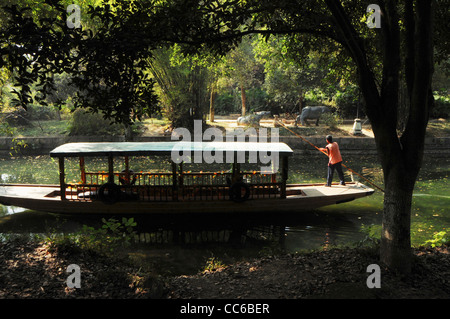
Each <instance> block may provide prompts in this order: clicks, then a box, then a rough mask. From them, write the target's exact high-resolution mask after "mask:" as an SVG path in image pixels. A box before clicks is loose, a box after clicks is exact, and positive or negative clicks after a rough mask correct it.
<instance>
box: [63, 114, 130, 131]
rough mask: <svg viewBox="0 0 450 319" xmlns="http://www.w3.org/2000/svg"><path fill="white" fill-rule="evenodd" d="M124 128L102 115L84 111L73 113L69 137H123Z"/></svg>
mask: <svg viewBox="0 0 450 319" xmlns="http://www.w3.org/2000/svg"><path fill="white" fill-rule="evenodd" d="M123 133H124V132H123V126H122V125H120V124H115V123H112V122H111V121H110V120H107V119H105V118H104V117H103V115H101V114H100V113H88V112H87V111H86V110H84V109H77V110H75V111H74V112H73V114H72V118H71V120H70V122H69V135H71V136H76V135H97V136H105V135H112V136H114V135H123Z"/></svg>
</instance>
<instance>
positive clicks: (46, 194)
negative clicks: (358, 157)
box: [0, 183, 374, 215]
mask: <svg viewBox="0 0 450 319" xmlns="http://www.w3.org/2000/svg"><path fill="white" fill-rule="evenodd" d="M58 191H59V186H56V185H1V186H0V203H1V204H3V205H11V206H18V207H23V208H26V209H30V210H37V211H44V212H51V213H60V214H63V213H67V214H131V215H133V214H180V213H187V214H195V213H208V214H209V213H221V214H227V213H265V212H267V213H274V212H284V213H286V212H291V213H296V212H299V211H302V210H310V209H314V208H318V207H322V206H328V205H334V204H339V203H343V202H348V201H352V200H354V199H358V198H361V197H365V196H369V195H371V194H373V192H374V190H373V189H371V188H368V187H366V186H365V185H363V184H360V183H349V184H347V185H346V186H340V185H333V186H332V187H325V186H323V184H308V185H301V184H296V185H287V194H288V195H287V196H286V198H284V199H281V198H267V199H249V200H247V201H245V202H242V203H236V202H233V201H231V200H210V201H206V200H204V201H202V200H187V201H161V202H158V201H153V202H143V201H124V202H117V203H115V204H106V203H103V202H102V201H100V200H94V201H73V200H61V199H60V196H57V195H55V194H57V193H58ZM289 194H291V195H289Z"/></svg>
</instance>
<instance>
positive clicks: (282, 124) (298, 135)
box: [277, 121, 384, 193]
mask: <svg viewBox="0 0 450 319" xmlns="http://www.w3.org/2000/svg"><path fill="white" fill-rule="evenodd" d="M277 123H278V124H280V125H281V126H283V127H284V128H285V129H287V130H288V131H289V132H291V133H292V134H294V135H296V136H297V137H299V138H301V139H302V140H303V141H305V142H306V143H308V144H309V145H311V146H312V147H314V148H315V149H317V150H318V151H319V152H321V153H323V154H325V155H326V156H328V154H327V152H324V151H322V150H321V149H320V148H319V147H317V146H316V145H314V144H313V143H311V142H310V141H308V140H307V139H305V138H304V137H303V136H301V135H300V134H297V133H296V132H294V131H293V130H291V129H289V128H288V127H287V126H286V125H284V123H282V122H280V121H277ZM342 166H344V167H345V168H346V169H348V170H349V171H350V172H352V173H354V174H356V175H358V176H359V177H361V178H362V179H364V180H365V181H367V182H368V183H370V184H371V185H373V186H375V187H376V188H378V189H379V190H380V191H382V192H383V193H384V189H382V188H381V187H379V186H378V185H376V184H375V183H373V182H372V181H370V180H369V179H367V178H365V177H364V176H362V175H361V174H359V173H357V172H355V171H354V170H352V169H351V168H350V167H348V166H347V165H345V164H344V163H342Z"/></svg>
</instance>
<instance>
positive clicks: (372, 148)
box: [0, 117, 450, 157]
mask: <svg viewBox="0 0 450 319" xmlns="http://www.w3.org/2000/svg"><path fill="white" fill-rule="evenodd" d="M207 124H208V125H209V126H210V127H216V128H218V129H220V130H222V131H223V132H225V131H226V130H229V129H231V130H234V129H237V128H241V129H243V130H245V129H247V128H246V127H243V126H238V125H237V124H236V121H235V120H231V119H229V117H222V118H218V119H217V120H216V121H215V122H209V121H208V122H207ZM40 125H42V126H43V127H45V123H41V124H40ZM284 125H286V126H287V127H288V128H289V129H290V130H291V131H293V132H295V133H296V134H299V135H300V136H303V137H305V138H306V139H307V140H308V141H309V142H311V143H312V144H314V145H317V146H323V144H324V143H325V141H324V138H325V136H326V135H328V134H332V135H333V137H334V140H335V141H336V142H338V143H339V145H340V146H341V150H342V152H343V153H344V155H347V154H348V155H357V154H363V155H368V154H376V153H377V151H376V145H375V140H374V138H373V132H372V130H371V127H370V124H364V125H363V126H362V134H359V135H353V133H352V132H353V125H352V124H351V123H343V124H341V125H339V126H338V127H337V128H334V129H330V128H329V127H327V126H325V125H323V124H321V125H319V126H314V125H311V126H300V127H294V125H293V124H292V123H290V122H289V123H287V122H286V123H284ZM142 126H143V127H144V129H143V131H142V133H141V135H139V136H134V137H133V138H132V139H131V141H134V142H161V141H170V140H171V135H170V134H167V133H165V132H164V129H165V126H164V125H161V123H159V122H158V123H155V124H151V123H146V124H145V125H142ZM261 127H265V128H271V127H273V120H266V121H262V122H261ZM205 128H206V127H205ZM291 131H288V130H286V129H284V128H282V127H280V131H279V135H280V136H279V140H280V142H283V143H286V144H288V145H289V146H290V147H291V148H292V149H293V150H294V151H295V152H296V153H300V154H310V153H311V154H315V153H316V152H317V151H316V150H315V149H314V148H313V147H312V146H311V145H310V144H308V143H306V142H304V141H303V140H302V139H300V138H299V137H297V136H295V135H294V134H293V133H292V132H291ZM52 132H53V131H52ZM449 134H450V126H449V123H448V122H447V120H445V119H438V120H430V122H429V124H428V127H427V135H426V137H425V150H424V151H425V154H431V155H434V154H436V155H439V154H444V155H448V154H450V136H449ZM246 138H247V139H248V136H247V137H246ZM124 141H126V139H125V136H68V135H66V134H53V135H42V136H37V135H33V136H22V135H19V136H17V137H15V138H14V139H13V138H12V137H0V157H8V156H10V154H14V155H42V154H48V152H49V151H51V150H52V149H54V148H55V147H57V146H59V145H61V144H64V143H71V142H124ZM18 142H20V143H21V144H24V145H26V146H25V147H22V146H20V147H17V148H16V150H12V147H14V145H15V144H16V143H18Z"/></svg>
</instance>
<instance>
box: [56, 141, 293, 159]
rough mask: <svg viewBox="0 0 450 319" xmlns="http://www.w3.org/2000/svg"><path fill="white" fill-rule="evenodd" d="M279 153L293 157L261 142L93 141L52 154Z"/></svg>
mask: <svg viewBox="0 0 450 319" xmlns="http://www.w3.org/2000/svg"><path fill="white" fill-rule="evenodd" d="M173 151H175V152H181V151H183V152H198V151H200V152H205V151H206V152H221V151H222V152H236V153H237V152H245V153H250V152H272V153H273V152H278V154H279V155H280V156H290V155H292V154H293V151H292V149H291V148H290V147H289V146H288V145H287V144H285V143H259V142H186V141H170V142H114V143H110V142H98V143H97V142H90V143H68V144H63V145H60V146H58V147H57V148H55V149H54V150H52V151H51V152H50V156H51V157H79V156H141V155H171V154H172V152H173Z"/></svg>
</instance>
